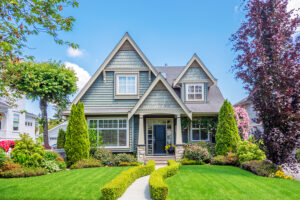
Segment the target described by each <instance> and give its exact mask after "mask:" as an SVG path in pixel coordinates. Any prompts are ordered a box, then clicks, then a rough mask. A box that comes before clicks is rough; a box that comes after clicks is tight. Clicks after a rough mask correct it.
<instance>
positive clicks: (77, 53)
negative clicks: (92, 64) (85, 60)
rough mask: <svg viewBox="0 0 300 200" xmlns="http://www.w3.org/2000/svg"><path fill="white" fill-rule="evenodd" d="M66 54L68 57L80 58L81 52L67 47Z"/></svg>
mask: <svg viewBox="0 0 300 200" xmlns="http://www.w3.org/2000/svg"><path fill="white" fill-rule="evenodd" d="M67 53H68V56H70V57H80V56H82V54H83V51H81V50H79V49H73V48H72V47H69V48H68V49H67Z"/></svg>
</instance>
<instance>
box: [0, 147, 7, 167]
mask: <svg viewBox="0 0 300 200" xmlns="http://www.w3.org/2000/svg"><path fill="white" fill-rule="evenodd" d="M5 160H6V155H5V152H4V150H3V149H2V148H0V167H1V166H2V163H3V162H4V161H5Z"/></svg>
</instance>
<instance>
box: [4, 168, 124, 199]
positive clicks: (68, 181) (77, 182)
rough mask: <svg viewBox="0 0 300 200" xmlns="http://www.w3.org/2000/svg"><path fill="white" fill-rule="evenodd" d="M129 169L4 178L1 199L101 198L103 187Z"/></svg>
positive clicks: (73, 171) (104, 169)
mask: <svg viewBox="0 0 300 200" xmlns="http://www.w3.org/2000/svg"><path fill="white" fill-rule="evenodd" d="M128 168H129V167H100V168H86V169H76V170H69V171H63V172H57V173H53V174H49V175H44V176H38V177H30V178H13V179H0V199H1V200H2V199H100V197H101V191H100V189H101V187H102V186H104V185H105V184H106V183H107V182H109V181H110V180H112V179H113V178H114V177H116V176H117V175H118V174H120V173H121V172H123V171H124V170H126V169H128Z"/></svg>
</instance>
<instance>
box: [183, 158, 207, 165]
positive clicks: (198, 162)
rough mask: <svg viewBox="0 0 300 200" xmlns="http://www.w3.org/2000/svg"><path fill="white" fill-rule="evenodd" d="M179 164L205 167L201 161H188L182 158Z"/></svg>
mask: <svg viewBox="0 0 300 200" xmlns="http://www.w3.org/2000/svg"><path fill="white" fill-rule="evenodd" d="M181 164H182V165H205V162H203V161H196V160H188V159H186V158H184V159H183V160H182V161H181Z"/></svg>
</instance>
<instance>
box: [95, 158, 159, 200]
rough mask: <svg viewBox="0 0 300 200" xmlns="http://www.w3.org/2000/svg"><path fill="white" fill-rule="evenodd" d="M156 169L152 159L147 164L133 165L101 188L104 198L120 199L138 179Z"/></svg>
mask: <svg viewBox="0 0 300 200" xmlns="http://www.w3.org/2000/svg"><path fill="white" fill-rule="evenodd" d="M154 170H155V162H154V161H153V160H150V161H149V162H148V164H147V165H141V166H138V167H133V168H130V169H128V170H126V171H124V172H122V173H121V174H119V175H118V176H117V177H116V178H114V179H113V180H111V181H110V182H109V183H107V184H106V185H104V187H103V188H102V189H101V193H102V197H103V199H104V200H115V199H118V198H119V197H121V196H122V194H123V193H124V192H125V191H126V189H127V188H128V187H129V186H130V185H131V184H132V183H133V182H134V181H135V180H136V179H138V178H140V177H142V176H146V175H149V174H150V173H151V172H153V171H154Z"/></svg>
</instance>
